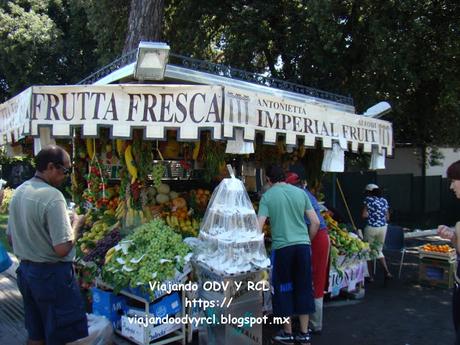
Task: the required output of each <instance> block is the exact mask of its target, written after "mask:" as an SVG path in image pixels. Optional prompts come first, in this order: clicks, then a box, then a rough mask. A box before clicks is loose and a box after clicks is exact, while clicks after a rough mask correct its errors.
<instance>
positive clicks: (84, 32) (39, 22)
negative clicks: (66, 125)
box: [0, 0, 96, 100]
mask: <svg viewBox="0 0 460 345" xmlns="http://www.w3.org/2000/svg"><path fill="white" fill-rule="evenodd" d="M86 23H87V19H86V12H85V11H84V2H83V1H79V0H73V1H70V0H69V1H65V0H48V1H43V0H17V1H7V2H2V3H1V5H0V98H1V99H3V100H4V99H6V98H9V97H11V96H13V95H14V94H16V93H18V92H20V91H22V90H23V89H24V88H26V87H27V86H30V85H34V84H35V85H36V84H65V83H74V82H76V81H78V80H80V79H81V77H82V76H84V75H86V74H87V73H88V72H89V71H91V70H93V69H94V68H95V66H96V65H95V63H94V54H93V53H94V47H95V41H94V40H93V39H92V38H91V37H92V35H90V34H89V31H88V29H87V26H86Z"/></svg>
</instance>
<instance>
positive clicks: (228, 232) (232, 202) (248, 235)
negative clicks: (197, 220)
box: [194, 178, 270, 274]
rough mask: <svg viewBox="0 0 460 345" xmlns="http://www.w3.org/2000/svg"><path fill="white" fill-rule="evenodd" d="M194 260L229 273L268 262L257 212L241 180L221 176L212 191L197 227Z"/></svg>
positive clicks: (265, 265) (262, 265)
mask: <svg viewBox="0 0 460 345" xmlns="http://www.w3.org/2000/svg"><path fill="white" fill-rule="evenodd" d="M200 239H201V241H202V245H200V246H197V248H198V250H195V251H194V252H195V253H196V254H197V260H198V261H201V262H204V263H205V264H207V265H208V266H210V267H212V268H213V269H215V270H217V271H221V272H225V273H229V274H234V273H240V272H247V271H250V270H252V269H259V268H266V267H268V266H269V265H270V260H269V259H268V258H267V254H266V251H265V245H264V235H263V233H262V231H261V230H260V228H259V223H258V220H257V215H256V213H255V211H254V208H253V206H252V203H251V200H250V199H249V196H248V193H247V192H246V189H245V187H244V184H243V182H242V181H240V180H238V179H236V178H227V179H224V180H223V181H222V182H221V183H220V184H219V186H218V187H217V188H216V189H215V190H214V192H213V194H212V197H211V200H210V202H209V206H208V208H207V210H206V213H205V215H204V218H203V222H202V225H201V229H200Z"/></svg>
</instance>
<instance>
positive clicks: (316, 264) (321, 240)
mask: <svg viewBox="0 0 460 345" xmlns="http://www.w3.org/2000/svg"><path fill="white" fill-rule="evenodd" d="M329 247H330V241H329V235H328V233H327V229H323V230H320V231H319V232H318V233H317V234H316V236H315V238H314V239H313V241H312V245H311V252H312V256H311V263H312V265H311V266H312V274H313V288H314V298H315V312H314V313H313V314H310V321H309V322H310V327H311V329H312V330H313V331H315V332H320V331H321V330H322V328H323V297H324V289H325V287H326V281H327V277H328V259H329Z"/></svg>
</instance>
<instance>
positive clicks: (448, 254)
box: [418, 244, 457, 262]
mask: <svg viewBox="0 0 460 345" xmlns="http://www.w3.org/2000/svg"><path fill="white" fill-rule="evenodd" d="M418 252H419V257H420V259H423V258H430V259H438V260H445V261H448V262H453V261H455V260H456V258H457V254H456V252H455V249H454V248H452V247H450V246H449V245H447V244H442V245H439V244H424V245H423V246H420V247H419V249H418Z"/></svg>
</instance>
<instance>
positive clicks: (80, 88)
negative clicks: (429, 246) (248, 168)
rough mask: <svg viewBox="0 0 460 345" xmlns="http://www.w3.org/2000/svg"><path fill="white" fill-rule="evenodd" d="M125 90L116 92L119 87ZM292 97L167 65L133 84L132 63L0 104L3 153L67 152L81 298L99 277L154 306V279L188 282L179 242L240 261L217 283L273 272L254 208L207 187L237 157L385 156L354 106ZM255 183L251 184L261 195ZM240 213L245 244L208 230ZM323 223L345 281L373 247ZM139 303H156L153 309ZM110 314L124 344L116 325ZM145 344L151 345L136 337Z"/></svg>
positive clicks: (388, 151) (380, 129)
mask: <svg viewBox="0 0 460 345" xmlns="http://www.w3.org/2000/svg"><path fill="white" fill-rule="evenodd" d="M120 80H123V84H116V83H117V82H118V81H120ZM109 82H110V83H111V84H109ZM295 90H296V89H294V88H293V89H292V90H290V91H282V90H279V89H276V88H273V87H268V86H264V85H255V84H252V83H249V82H245V81H240V80H235V79H231V78H225V77H223V76H213V75H211V74H209V73H205V72H199V71H192V70H190V69H189V68H185V67H180V66H176V65H167V66H166V72H165V78H164V80H162V81H157V82H156V83H155V84H153V83H152V84H138V83H136V81H135V79H134V65H133V66H131V65H128V66H125V67H123V68H121V69H120V70H119V71H116V72H114V74H113V75H108V76H106V77H104V78H103V79H101V80H100V81H98V82H97V83H95V84H92V85H65V86H32V87H30V88H28V89H27V90H25V91H24V92H22V93H21V94H19V95H17V96H16V97H14V98H13V99H11V100H9V101H8V102H6V103H4V104H1V105H0V145H2V144H10V143H12V142H16V141H18V140H21V139H22V138H24V137H33V138H34V151H35V152H38V151H39V150H40V148H41V147H42V146H43V145H46V144H48V143H54V142H55V141H57V142H58V143H59V144H61V145H64V146H66V145H67V147H68V149H69V152H72V158H73V171H72V175H71V186H70V190H69V192H70V195H71V197H72V199H73V201H74V202H75V203H76V205H77V210H78V212H80V213H85V214H86V220H87V223H86V224H85V227H84V229H83V232H82V233H81V234H80V238H79V240H78V243H77V252H78V254H77V255H78V260H79V274H80V279H81V285H82V287H83V288H84V289H86V290H87V291H90V289H91V288H93V287H95V283H96V278H95V277H96V276H97V277H99V279H100V280H101V283H100V284H99V287H103V286H105V287H108V286H110V288H111V290H112V291H110V293H113V295H114V296H115V295H116V293H121V294H125V295H126V296H129V295H135V296H138V297H139V298H144V299H143V300H142V301H143V303H144V302H145V301H148V303H150V302H152V303H153V304H154V302H155V298H156V296H155V294H154V292H153V290H151V289H148V283H149V282H150V281H152V280H155V281H159V282H164V281H171V280H174V279H178V277H181V279H182V278H183V279H185V280H184V281H186V279H188V278H189V275H188V274H187V272H188V271H187V269H188V268H187V267H189V266H188V265H189V260H190V257H191V248H190V247H189V246H188V245H187V244H186V243H185V242H183V238H186V237H200V238H201V239H202V240H204V241H208V242H209V243H213V245H214V246H215V247H216V248H219V249H222V248H225V250H226V251H224V252H223V253H224V254H226V255H229V256H228V257H227V258H228V259H229V260H227V264H228V262H231V259H234V260H235V262H233V264H230V265H228V266H226V267H224V269H222V270H221V272H218V273H220V276H219V277H220V278H219V279H224V280H225V279H227V278H225V277H227V276H226V275H228V274H241V273H245V272H246V273H248V272H249V273H251V274H253V273H254V272H252V269H256V270H260V269H261V268H264V267H267V266H268V264H267V262H266V257H265V255H266V254H265V251H264V250H263V249H265V247H264V243H263V235H262V234H259V233H257V231H256V226H257V224H256V223H254V219H256V218H255V213H254V209H253V206H252V204H244V205H242V204H239V205H238V204H237V203H236V204H235V200H236V199H235V200H233V203H232V202H230V203H229V204H219V203H216V204H214V205H215V206H214V208H213V206H212V205H213V199H211V195H212V193H213V191H212V190H213V187H215V186H216V185H217V184H218V183H219V182H220V181H222V179H223V178H224V177H227V176H228V174H227V170H226V164H227V163H229V162H236V161H238V160H240V158H237V157H236V154H244V155H245V157H246V158H247V159H246V161H249V162H250V163H254V162H255V165H256V166H259V167H260V166H263V165H264V164H267V163H269V162H274V161H277V160H282V159H284V158H283V157H284V155H289V156H290V157H291V158H292V157H296V159H295V160H297V159H300V158H302V157H303V156H304V155H305V148H306V147H310V148H313V147H315V146H316V145H317V143H318V142H321V144H322V147H323V148H325V149H331V148H332V147H333V145H334V144H339V145H340V147H342V148H343V149H350V150H351V151H353V152H358V151H360V152H364V153H369V154H370V153H371V152H376V153H378V154H379V155H383V156H385V155H392V149H393V143H392V126H391V123H389V122H387V121H383V120H379V119H373V118H363V117H362V116H358V115H356V114H355V112H354V111H355V109H354V107H353V105H352V104H350V103H341V102H339V101H336V100H334V99H327V97H326V99H325V98H321V97H320V95H319V94H315V93H306V91H302V92H301V93H296V92H294V91H295ZM325 94H326V93H325ZM288 150H289V151H291V152H290V153H288V152H287V151H288ZM293 159H294V158H293ZM253 170H254V171H256V170H257V169H253ZM259 173H260V169H259V170H257V173H255V172H254V173H253V174H252V175H251V176H250V177H253V179H251V178H247V181H246V182H247V183H249V182H250V181H251V180H254V179H255V178H256V176H259ZM248 176H249V175H248ZM261 176H262V175H260V176H259V177H260V179H262V178H261ZM230 180H232V179H230ZM262 180H263V179H262ZM224 181H225V180H224ZM253 182H254V181H252V182H251V183H253ZM259 184H260V183H254V186H257V187H256V188H255V189H256V190H257V192H261V186H259ZM262 184H263V183H262ZM251 189H253V187H251ZM235 190H239V191H240V192H241V193H240V194H241V195H244V194H245V193H246V190H245V189H244V186H243V190H244V193H242V189H241V186H238V187H231V188H230V192H229V193H227V194H229V195H231V194H232V193H233V192H235ZM245 195H246V196H247V193H246V194H245ZM216 198H217V197H216ZM238 200H241V199H238ZM244 200H245V202H246V201H247V202H249V198H247V199H244ZM210 201H211V202H210ZM214 201H215V200H214ZM208 204H209V205H208ZM216 205H217V206H216ZM237 206H239V207H240V209H236V208H235V209H234V210H236V211H235V212H234V213H231V212H230V211H231V210H232V207H237ZM255 206H256V207H257V204H256V202H255ZM243 211H244V212H243ZM205 213H207V217H208V219H209V221H210V223H209V224H208V223H207V218H206V215H205ZM235 215H245V217H246V216H247V217H248V219H251V221H250V222H249V223H247V224H250V225H248V226H246V227H245V229H246V232H247V234H248V237H247V238H245V241H242V240H241V238H238V236H239V235H236V234H235V233H233V234H230V232H229V233H226V232H225V231H221V232H215V231H214V230H215V229H216V228H215V227H213V226H211V225H212V224H214V225H215V222H217V220H218V219H220V220H219V221H222V220H225V219H227V220H229V223H228V224H232V225H233V226H236V225H238V226H240V225H241V224H242V223H244V222H243V221H242V220H241V219H239V218H232V217H233V216H235ZM203 217H205V218H204V220H203ZM224 223H225V222H224ZM210 224H211V225H210ZM225 224H227V223H225ZM328 225H329V228H330V236H331V241H332V244H333V247H332V248H333V249H332V250H331V260H332V261H331V263H332V267H333V268H334V269H335V271H336V272H337V275H340V274H341V272H343V271H344V270H343V269H342V268H343V267H345V266H344V265H345V264H349V263H354V262H355V261H360V262H362V261H363V260H365V257H367V255H368V254H367V252H368V250H370V249H369V248H366V246H365V244H363V243H362V242H361V241H360V240H359V239H356V238H354V237H353V236H352V235H350V234H349V233H348V232H347V231H346V230H344V229H342V228H341V227H340V226H338V224H335V223H334V220H333V219H332V218H330V219H328ZM213 229H214V230H213ZM223 229H224V230H230V229H229V228H228V226H227V225H225V226H223ZM251 231H252V232H253V233H252V234H251V236H252V237H251V236H249V233H251ZM265 231H266V234H268V233H269V229H265ZM219 236H221V237H219ZM209 243H208V244H209ZM210 247H211V245H209V247H208V248H210ZM216 248H214V249H216ZM251 248H252V249H251ZM334 248H335V249H334ZM207 254H208V257H207V258H205V256H206V255H205V254H203V253H202V256H201V257H199V256H198V258H199V259H201V263H200V262H199V261H200V260H197V262H198V263H197V265H198V266H200V267H199V268H198V271H201V272H207V273H206V274H208V275H209V274H210V273H209V272H208V271H207V270H209V268H210V267H211V266H213V265H214V266H215V265H216V262H217V263H219V259H221V258H219V257H218V256H217V257H212V255H211V256H209V255H210V254H215V251H214V253H210V252H209V253H207ZM224 257H225V256H224ZM244 258H246V259H244ZM213 260H214V261H213ZM216 260H217V261H216ZM238 260H239V261H238ZM241 260H243V261H241ZM249 263H251V264H249ZM220 264H222V262H220ZM251 265H252V266H251ZM253 266H254V267H253ZM256 266H257V268H255V267H256ZM214 268H215V267H214ZM221 268H222V267H221ZM217 271H218V270H217ZM210 272H211V273H212V274H216V270H212V269H211V270H210ZM331 272H332V271H331ZM224 273H225V274H224ZM351 274H355V273H348V271H345V275H346V276H347V275H348V276H350V275H351ZM202 275H203V276H204V275H205V273H203V274H202ZM255 276H257V277H256V278H254V279H261V276H262V274H258V273H257V274H256V275H255ZM355 280H356V279H355ZM104 284H105V285H104ZM349 284H350V285H352V284H353V282H349ZM330 285H331V284H330ZM332 285H333V284H332ZM146 293H147V294H153V296H152V295H151V296H150V297H151V299H150V300H149V299H147V297H146V295H145V294H146ZM157 297H158V296H157ZM182 299H183V295H182ZM255 300H256V299H254V301H255ZM257 301H258V299H257ZM145 303H147V302H145ZM251 303H252V302H251ZM144 307H145V308H143V309H144V310H145V311H147V309H148V306H147V304H146V305H145V306H144ZM253 307H254V306H253ZM254 308H255V307H254ZM120 309H123V307H120ZM254 310H255V309H254ZM181 312H182V313H183V310H182V311H181ZM257 312H258V311H257ZM109 317H112V318H113V320H111V321H114V326H115V327H118V328H119V330H120V332H121V333H123V329H122V328H120V315H118V314H117V315H112V313H111V314H110V315H109ZM219 332H220V331H219ZM142 339H144V341H145V342H150V338H149V337H148V336H146V335H145V334H144V336H143V338H142ZM138 342H139V341H138Z"/></svg>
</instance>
